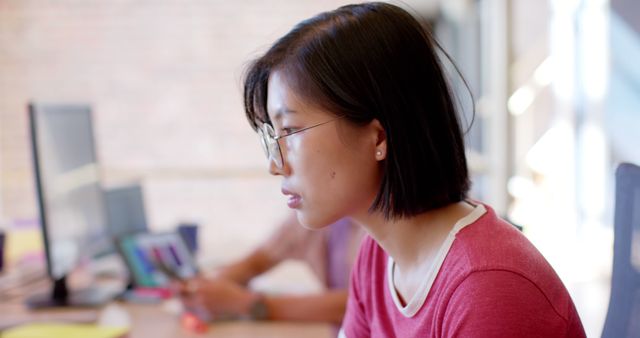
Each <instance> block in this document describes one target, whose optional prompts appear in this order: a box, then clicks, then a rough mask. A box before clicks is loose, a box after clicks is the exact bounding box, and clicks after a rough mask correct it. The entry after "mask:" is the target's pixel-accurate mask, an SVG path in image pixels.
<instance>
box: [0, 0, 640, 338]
mask: <svg viewBox="0 0 640 338" xmlns="http://www.w3.org/2000/svg"><path fill="white" fill-rule="evenodd" d="M346 3H348V1H336V0H326V1H311V0H305V1H300V0H270V1H257V0H246V1H233V2H232V1H220V0H188V1H185V0H154V1H147V0H113V1H97V0H82V1H81V0H57V1H45V0H0V229H4V231H5V232H6V233H7V234H8V236H7V244H6V247H7V248H6V250H7V252H6V256H7V257H6V258H7V262H8V264H10V265H20V264H27V263H26V262H28V264H33V263H38V262H39V263H40V264H42V266H44V258H43V253H42V251H43V248H42V242H41V239H40V230H39V220H38V210H37V203H36V193H35V191H36V190H35V186H34V178H33V164H32V158H31V153H30V151H31V144H30V140H29V136H28V135H29V127H28V114H27V104H28V102H30V101H37V102H46V103H85V104H89V105H90V106H91V108H92V109H93V124H94V133H95V142H96V149H97V156H98V160H99V163H100V171H99V173H100V180H101V182H102V184H103V185H104V186H105V187H107V188H109V187H119V186H124V185H131V184H138V185H140V186H141V187H142V192H143V196H144V203H145V210H146V217H147V220H148V223H149V227H150V228H151V229H154V230H163V229H172V228H174V227H175V226H176V225H177V224H180V223H185V222H186V223H197V224H199V225H200V239H199V240H200V249H201V252H200V258H201V260H202V261H203V262H204V264H210V265H216V264H220V263H223V262H225V261H229V260H231V259H233V258H236V257H239V256H241V255H243V254H245V253H246V252H247V251H248V250H250V249H251V248H252V247H253V246H254V245H256V244H257V243H258V242H259V241H261V240H262V239H264V238H265V237H266V236H267V235H268V234H269V233H270V232H271V231H272V230H273V229H274V227H275V226H276V225H277V222H278V221H280V220H281V219H282V218H283V217H284V216H285V215H286V213H287V208H286V202H285V199H284V197H283V196H282V195H281V194H280V181H279V179H278V178H275V177H271V176H269V175H268V173H267V163H266V161H265V157H264V155H263V153H262V150H261V149H260V145H259V141H258V138H257V136H256V135H255V134H254V133H253V131H252V130H251V129H250V128H249V126H248V123H247V121H246V119H245V117H244V112H243V107H242V95H241V93H242V81H241V80H242V73H243V70H244V69H245V66H246V65H247V63H248V62H249V61H250V60H251V59H253V58H254V57H256V56H257V55H259V54H260V53H261V52H263V51H265V50H266V48H268V46H269V44H270V43H272V42H273V41H274V40H275V39H276V38H278V37H279V36H281V35H283V34H284V33H286V32H287V31H288V30H289V29H290V28H291V27H292V26H293V25H294V24H295V23H297V22H298V21H300V20H302V19H304V18H307V17H310V16H312V15H314V14H317V13H318V12H321V11H324V10H329V9H333V8H335V7H337V6H339V5H342V4H346ZM393 3H396V4H399V5H401V6H405V7H407V8H409V9H410V10H411V11H412V12H413V13H415V14H416V15H417V16H418V17H419V18H420V20H422V21H423V22H424V23H425V24H426V25H429V26H431V27H432V28H433V30H434V31H435V33H436V35H437V38H438V40H439V41H440V43H441V44H442V45H443V47H444V49H445V50H446V51H447V52H448V54H449V55H450V56H451V58H452V59H453V60H454V61H455V63H456V65H457V66H458V68H459V69H460V71H461V72H462V74H463V75H464V77H465V79H466V81H467V83H468V84H469V87H470V89H471V92H472V93H473V99H474V101H475V105H472V104H471V99H470V98H469V94H468V92H467V91H466V89H465V87H464V84H463V82H462V81H461V80H460V78H459V76H458V75H457V74H456V72H455V69H454V68H453V67H451V65H448V68H449V73H450V74H451V79H452V83H453V84H454V87H455V88H456V91H457V92H458V97H459V101H460V105H461V106H462V107H463V108H464V112H465V113H464V114H465V120H466V122H467V123H466V125H468V124H469V122H471V119H472V116H473V109H475V118H474V120H473V125H472V128H471V130H470V131H469V133H468V134H467V141H468V156H469V160H470V165H471V169H472V172H473V191H472V197H473V198H476V199H479V200H482V201H485V202H487V203H489V204H490V205H492V206H494V208H495V209H496V210H497V211H498V212H499V213H500V214H502V215H504V217H506V218H508V219H509V220H511V221H512V222H514V223H515V224H518V225H520V226H522V227H523V229H524V233H525V234H526V235H527V237H529V238H530V239H531V240H532V241H533V242H534V244H535V245H536V246H537V247H538V249H539V250H540V251H541V252H542V253H543V254H544V255H545V257H547V259H548V260H549V261H550V262H551V264H552V265H553V267H554V268H555V269H556V271H557V272H558V274H559V275H560V277H561V278H562V279H563V280H564V282H565V283H566V285H567V287H568V289H569V291H570V293H571V294H572V296H573V297H574V300H575V302H576V305H577V307H578V311H579V312H580V315H581V316H582V319H583V322H584V325H585V328H586V329H587V333H588V335H589V336H599V334H600V332H601V330H602V325H603V323H604V317H605V314H606V309H607V304H608V297H609V287H610V286H609V283H610V276H611V261H612V243H613V228H612V224H613V198H614V194H613V187H614V185H613V184H614V180H613V173H614V170H615V167H616V166H617V164H618V163H620V162H623V161H628V162H634V163H636V164H637V163H640V150H639V147H640V137H639V136H638V132H640V95H639V94H640V64H638V63H637V62H636V61H635V60H639V59H640V3H638V2H637V1H634V0H608V1H607V0H549V1H528V0H511V1H509V0H477V1H473V0H446V1H445V0H421V1H419V0H406V1H404V2H393ZM390 62H391V60H390ZM425 80H428V79H425ZM36 265H37V264H36ZM43 271H44V270H43Z"/></svg>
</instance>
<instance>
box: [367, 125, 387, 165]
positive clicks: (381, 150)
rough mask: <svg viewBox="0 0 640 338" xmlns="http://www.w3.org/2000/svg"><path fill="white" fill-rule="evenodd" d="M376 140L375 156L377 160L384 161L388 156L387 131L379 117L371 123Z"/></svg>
mask: <svg viewBox="0 0 640 338" xmlns="http://www.w3.org/2000/svg"><path fill="white" fill-rule="evenodd" d="M369 127H370V128H371V131H372V134H371V135H372V137H373V140H374V146H375V148H374V156H375V158H376V161H382V160H384V159H385V158H387V133H386V132H385V131H384V128H383V127H382V124H381V123H380V121H378V120H377V119H374V120H373V121H371V122H370V123H369Z"/></svg>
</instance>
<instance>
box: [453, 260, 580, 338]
mask: <svg viewBox="0 0 640 338" xmlns="http://www.w3.org/2000/svg"><path fill="white" fill-rule="evenodd" d="M443 330H444V331H445V332H448V333H449V334H451V335H461V336H465V337H483V336H491V333H492V332H493V333H495V332H500V334H501V335H504V336H512V337H516V336H518V337H533V336H535V337H584V330H583V329H582V324H581V323H580V319H579V317H578V314H577V311H576V309H575V307H574V305H573V302H572V301H571V299H570V298H569V297H568V295H567V297H561V298H560V299H553V298H550V295H549V293H548V292H546V291H545V290H544V289H543V286H541V285H539V284H538V283H537V282H536V281H534V280H532V279H531V278H529V277H528V276H525V275H522V274H520V273H517V272H514V271H510V270H498V269H496V270H481V271H474V272H472V273H469V274H468V275H466V276H465V278H464V279H462V280H461V281H460V283H459V284H458V285H457V286H456V287H455V289H454V290H453V292H452V293H451V296H450V298H449V301H448V303H447V307H446V310H445V312H444V317H443ZM452 331H455V332H452ZM449 334H445V336H449Z"/></svg>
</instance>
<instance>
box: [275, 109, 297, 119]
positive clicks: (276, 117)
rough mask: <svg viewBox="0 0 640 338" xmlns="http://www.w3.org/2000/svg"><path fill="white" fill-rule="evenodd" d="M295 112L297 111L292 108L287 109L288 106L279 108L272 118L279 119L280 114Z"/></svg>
mask: <svg viewBox="0 0 640 338" xmlns="http://www.w3.org/2000/svg"><path fill="white" fill-rule="evenodd" d="M295 113H297V111H295V110H293V109H289V108H286V107H285V108H280V109H278V110H277V111H276V113H275V114H274V115H273V119H274V120H280V119H281V118H282V115H284V114H295Z"/></svg>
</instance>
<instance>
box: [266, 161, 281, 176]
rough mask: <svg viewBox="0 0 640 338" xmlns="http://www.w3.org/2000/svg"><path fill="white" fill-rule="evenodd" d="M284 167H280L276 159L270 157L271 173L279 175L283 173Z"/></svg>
mask: <svg viewBox="0 0 640 338" xmlns="http://www.w3.org/2000/svg"><path fill="white" fill-rule="evenodd" d="M281 171H282V169H280V168H278V166H277V165H276V161H275V160H274V159H272V158H269V174H271V175H274V176H277V175H282V172H281Z"/></svg>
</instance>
